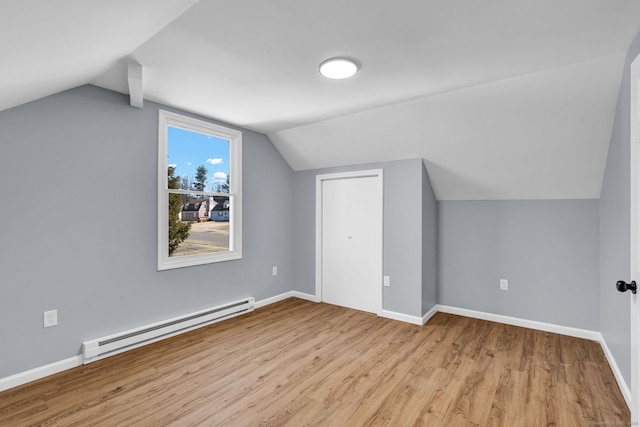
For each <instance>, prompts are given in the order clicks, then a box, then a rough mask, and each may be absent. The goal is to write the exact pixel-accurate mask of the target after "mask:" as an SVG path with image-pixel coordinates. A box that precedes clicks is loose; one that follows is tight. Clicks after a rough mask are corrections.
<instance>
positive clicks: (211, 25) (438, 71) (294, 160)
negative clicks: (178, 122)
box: [0, 0, 640, 200]
mask: <svg viewBox="0 0 640 427" xmlns="http://www.w3.org/2000/svg"><path fill="white" fill-rule="evenodd" d="M0 7H1V8H2V12H3V13H2V14H0V23H1V24H2V26H0V35H2V37H1V38H0V40H1V41H0V46H2V52H3V53H4V52H7V54H6V55H5V57H4V58H3V62H4V63H5V67H4V68H3V69H2V70H0V77H1V78H0V94H1V95H0V108H2V109H4V108H9V107H12V106H14V105H18V104H20V103H23V102H27V101H30V100H32V99H36V98H38V97H41V96H45V95H48V94H51V93H55V92H57V91H60V90H63V89H67V88H70V87H73V86H78V85H81V84H86V83H92V84H96V85H98V86H102V87H105V88H108V89H112V90H116V91H120V92H122V93H127V92H128V87H127V74H126V73H127V72H126V65H127V63H128V62H131V61H136V62H139V63H140V64H142V65H143V74H144V79H143V82H144V96H145V99H148V100H152V101H156V102H160V103H164V104H168V105H172V106H175V107H178V108H181V109H184V110H187V111H191V112H194V113H198V114H201V115H203V116H207V117H211V118H214V119H218V120H223V121H227V122H230V123H232V124H236V125H239V126H244V127H247V128H250V129H254V130H257V131H259V132H263V133H266V134H267V135H268V136H269V137H270V138H271V140H272V141H273V142H274V144H275V145H276V147H277V148H278V149H279V150H280V152H281V153H282V154H283V156H284V157H285V159H286V160H287V161H288V162H289V164H290V165H291V167H292V168H293V169H294V170H304V169H312V168H319V167H327V166H340V165H348V164H357V163H365V162H377V161H385V160H392V159H405V158H416V157H420V158H422V159H423V160H424V162H425V164H426V165H427V169H428V171H429V175H430V177H431V180H432V183H433V186H434V190H435V192H436V195H437V197H438V198H439V199H440V200H458V199H549V198H597V197H598V196H599V194H600V186H601V182H602V176H603V170H604V165H605V162H606V153H607V148H608V143H609V138H610V134H611V128H612V122H613V116H614V112H615V105H616V100H617V95H618V88H619V84H620V78H621V74H622V66H623V63H624V58H625V51H626V49H627V47H628V46H629V43H630V42H631V41H632V39H633V37H634V36H635V35H636V33H637V32H638V30H640V20H639V19H638V17H639V16H640V2H637V1H631V0H607V1H603V0H537V1H524V0H522V1H520V0H517V1H513V0H485V1H482V2H479V1H477V0H459V1H455V2H453V1H445V0H398V1H394V2H390V1H386V0H348V1H345V0H341V1H337V0H325V1H322V2H302V1H299V0H298V1H296V0H274V1H268V2H265V1H255V0H254V1H247V0H238V1H221V0H200V1H195V0H191V1H187V0H161V1H158V0H137V1H131V0H119V1H113V0H112V1H109V2H104V1H97V0H94V1H71V0H50V1H44V0H41V1H34V0H10V1H8V2H6V1H5V2H3V3H2V5H1V6H0ZM342 55H345V56H351V57H355V58H357V59H358V60H359V61H360V63H361V64H362V67H361V70H360V72H359V73H358V74H357V75H356V76H354V77H352V78H350V79H347V80H344V81H329V80H327V79H325V78H323V77H322V76H320V75H319V73H318V65H319V64H320V62H322V61H323V60H324V59H326V58H329V57H332V56H342Z"/></svg>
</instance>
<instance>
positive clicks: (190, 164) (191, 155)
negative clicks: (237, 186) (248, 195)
mask: <svg viewBox="0 0 640 427" xmlns="http://www.w3.org/2000/svg"><path fill="white" fill-rule="evenodd" d="M167 165H172V166H175V168H176V169H175V174H176V176H185V175H186V176H188V177H189V178H191V180H193V178H194V177H195V175H196V169H197V168H198V166H200V165H204V166H205V167H206V168H207V187H206V188H205V191H215V185H216V184H218V183H224V182H225V181H226V179H227V175H228V174H229V141H227V140H226V139H221V138H216V137H215V136H210V135H203V134H200V133H197V132H191V131H188V130H184V129H180V128H175V127H171V126H169V141H168V156H167Z"/></svg>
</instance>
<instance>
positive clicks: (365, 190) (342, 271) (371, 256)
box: [321, 171, 382, 314]
mask: <svg viewBox="0 0 640 427" xmlns="http://www.w3.org/2000/svg"><path fill="white" fill-rule="evenodd" d="M321 190H322V209H321V213H322V214H321V216H322V218H321V227H322V233H321V239H322V243H321V246H322V250H321V253H322V256H321V257H322V263H321V264H322V266H321V268H322V272H321V280H322V285H321V286H322V301H324V302H327V303H330V304H336V305H340V306H343V307H349V308H354V309H357V310H363V311H368V312H371V313H376V314H379V313H380V311H381V306H382V304H381V295H382V277H381V274H382V174H381V171H380V174H374V175H371V173H370V172H369V173H365V174H363V175H359V176H347V177H340V176H338V177H335V178H333V179H332V178H331V176H330V175H329V176H325V179H322V186H321Z"/></svg>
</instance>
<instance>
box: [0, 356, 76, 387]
mask: <svg viewBox="0 0 640 427" xmlns="http://www.w3.org/2000/svg"><path fill="white" fill-rule="evenodd" d="M81 365H82V356H79V355H78V356H73V357H70V358H68V359H64V360H60V361H58V362H53V363H50V364H48V365H44V366H39V367H37V368H33V369H29V370H28V371H24V372H20V373H18V374H15V375H11V376H10V377H5V378H0V391H4V390H9V389H10V388H13V387H17V386H19V385H23V384H26V383H30V382H31V381H35V380H39V379H41V378H44V377H48V376H49V375H53V374H57V373H58V372H62V371H66V370H67V369H71V368H75V367H77V366H81Z"/></svg>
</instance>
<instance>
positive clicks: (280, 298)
mask: <svg viewBox="0 0 640 427" xmlns="http://www.w3.org/2000/svg"><path fill="white" fill-rule="evenodd" d="M291 297H293V291H289V292H285V293H282V294H279V295H274V296H272V297H269V298H265V299H261V300H260V301H256V302H255V304H254V307H255V308H260V307H264V306H266V305H269V304H273V303H276V302H278V301H283V300H286V299H287V298H291Z"/></svg>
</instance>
